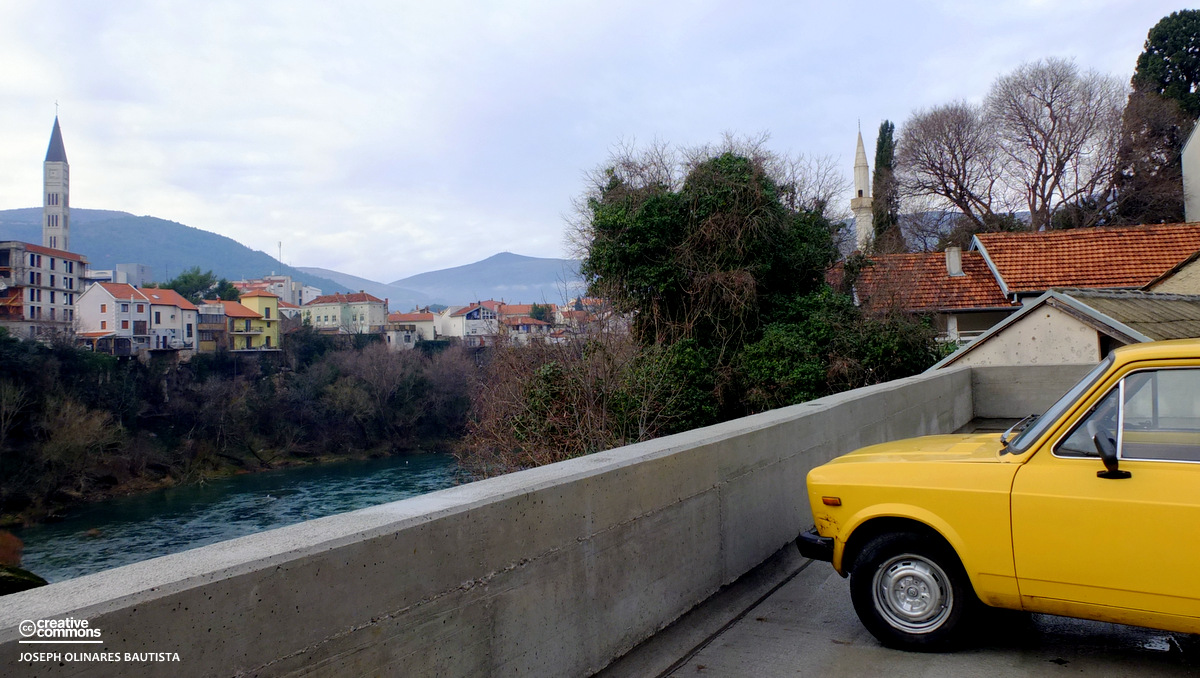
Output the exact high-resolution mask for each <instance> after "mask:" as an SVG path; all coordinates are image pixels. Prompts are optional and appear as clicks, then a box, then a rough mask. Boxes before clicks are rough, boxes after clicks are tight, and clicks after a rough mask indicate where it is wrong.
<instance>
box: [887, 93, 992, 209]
mask: <svg viewBox="0 0 1200 678" xmlns="http://www.w3.org/2000/svg"><path fill="white" fill-rule="evenodd" d="M997 158H998V149H997V147H996V144H995V143H994V137H993V135H992V133H991V132H990V130H988V128H987V125H986V124H985V122H984V117H983V111H982V109H981V108H980V107H978V106H974V105H971V104H968V103H966V102H965V101H958V102H954V103H950V104H945V105H942V106H938V107H935V108H931V109H928V110H921V111H917V112H916V113H914V114H913V115H912V117H910V118H909V119H908V121H907V122H905V123H904V126H903V128H902V129H901V131H900V141H899V143H898V145H897V151H896V165H897V167H896V169H897V178H898V179H899V181H900V186H901V190H902V191H903V193H904V194H905V195H906V197H926V198H930V197H932V198H936V199H937V200H935V201H934V202H933V203H932V204H930V205H929V207H930V208H931V209H933V210H937V209H939V208H940V209H946V208H953V209H957V210H958V211H959V212H961V213H962V214H963V216H964V217H965V218H967V219H968V220H969V221H970V222H971V223H973V224H975V225H976V226H978V227H979V228H982V227H983V225H984V221H985V220H986V219H987V218H988V217H989V216H991V215H992V214H993V208H994V206H993V203H994V202H996V199H997V193H998V190H999V186H998V182H999V179H1000V170H999V163H998V162H997ZM939 203H940V204H939Z"/></svg>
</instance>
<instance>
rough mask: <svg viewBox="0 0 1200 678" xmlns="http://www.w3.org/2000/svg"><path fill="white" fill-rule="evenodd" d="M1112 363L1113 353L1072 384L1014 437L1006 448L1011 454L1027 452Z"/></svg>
mask: <svg viewBox="0 0 1200 678" xmlns="http://www.w3.org/2000/svg"><path fill="white" fill-rule="evenodd" d="M1112 363H1113V357H1112V355H1111V354H1110V355H1109V356H1108V357H1107V358H1105V359H1104V360H1101V361H1100V363H1099V364H1097V365H1096V366H1095V367H1093V368H1092V371H1091V372H1088V373H1087V376H1086V377H1084V378H1083V379H1080V380H1079V383H1078V384H1075V385H1074V386H1072V387H1071V390H1070V391H1067V393H1066V395H1064V396H1063V397H1061V398H1059V399H1058V401H1057V402H1055V403H1054V404H1053V405H1051V406H1050V409H1048V410H1046V413H1045V414H1043V415H1042V416H1040V417H1038V418H1037V419H1035V420H1034V421H1033V423H1032V424H1031V425H1030V426H1027V427H1026V428H1025V430H1024V431H1021V433H1020V434H1019V435H1018V436H1017V437H1016V438H1013V439H1012V441H1011V442H1010V443H1009V444H1008V446H1007V447H1006V448H1005V450H1006V451H1007V452H1008V453H1009V454H1021V453H1023V452H1025V451H1026V450H1027V449H1028V448H1029V446H1030V445H1032V444H1033V441H1035V440H1037V439H1038V438H1039V437H1041V435H1042V434H1043V433H1045V432H1046V429H1048V428H1050V426H1051V425H1053V424H1054V422H1056V421H1058V418H1059V417H1061V416H1062V414H1063V412H1065V411H1066V410H1067V408H1068V407H1070V406H1071V404H1072V403H1074V402H1075V401H1076V400H1078V399H1079V397H1080V396H1081V395H1083V393H1084V392H1085V391H1087V390H1088V389H1089V388H1091V386H1092V384H1094V383H1096V381H1097V380H1098V379H1100V377H1101V376H1102V375H1103V374H1104V373H1105V372H1107V371H1108V368H1109V367H1111V366H1112Z"/></svg>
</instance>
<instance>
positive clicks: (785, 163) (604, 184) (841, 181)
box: [566, 132, 851, 258]
mask: <svg viewBox="0 0 1200 678" xmlns="http://www.w3.org/2000/svg"><path fill="white" fill-rule="evenodd" d="M768 141H770V135H769V134H767V133H765V132H764V133H761V134H759V135H757V136H744V137H739V136H736V135H734V134H731V133H728V132H727V133H726V134H724V135H723V137H722V139H721V142H720V143H718V144H705V145H701V146H691V147H685V148H680V147H675V146H672V145H670V144H667V143H665V142H662V141H654V142H653V143H651V144H649V145H647V146H638V145H637V143H636V142H633V141H621V142H619V143H617V144H616V145H615V146H614V147H613V149H612V152H611V153H610V154H609V158H608V160H607V161H606V162H605V163H604V164H603V165H602V166H600V167H599V168H597V169H595V170H592V171H591V172H588V173H587V174H586V175H585V182H586V184H587V186H586V189H585V192H584V194H583V195H582V196H581V197H580V198H578V199H576V200H575V204H574V205H573V207H574V214H573V215H572V216H569V217H567V221H568V223H569V226H570V227H569V228H568V229H567V235H566V241H567V248H568V251H570V252H571V253H572V256H575V257H577V258H583V257H584V256H586V254H587V251H588V248H589V246H590V244H591V242H592V238H593V233H592V231H591V212H590V210H589V207H588V204H589V201H590V200H593V199H597V198H598V197H599V196H600V195H602V194H603V193H604V192H605V190H606V189H608V188H609V187H611V186H614V185H619V186H621V187H623V190H625V191H628V192H631V193H633V192H636V193H639V194H647V193H650V194H652V193H656V192H660V191H662V192H666V191H678V190H679V189H680V188H681V187H682V186H683V182H684V179H685V178H686V177H687V175H688V173H689V172H691V170H693V169H694V168H695V167H696V166H697V165H699V164H700V163H702V162H704V161H705V160H708V159H710V158H713V157H716V156H719V155H722V154H724V153H732V154H734V155H740V156H744V157H746V158H749V159H750V160H752V161H753V162H754V163H755V164H756V165H758V166H761V167H762V168H763V169H764V171H765V172H766V174H767V175H768V176H770V177H771V179H772V180H773V181H775V183H776V184H777V185H778V186H779V188H780V191H781V196H780V202H782V203H783V204H784V206H786V207H788V208H790V209H793V210H798V211H806V212H816V213H819V214H821V215H822V216H824V217H825V218H827V219H829V220H830V221H832V222H835V223H838V222H842V221H844V220H845V219H846V218H848V217H849V211H848V210H847V209H846V208H845V206H844V205H843V203H844V201H843V200H842V197H843V196H844V195H845V194H846V193H847V192H848V191H849V190H850V184H851V182H850V179H849V177H848V176H847V175H846V173H845V168H844V167H843V166H842V165H841V163H840V162H839V161H838V160H837V159H836V158H833V157H831V156H808V155H805V154H804V153H797V154H795V155H783V154H779V153H775V152H773V151H771V150H769V149H768V148H767V142H768ZM835 236H836V234H835Z"/></svg>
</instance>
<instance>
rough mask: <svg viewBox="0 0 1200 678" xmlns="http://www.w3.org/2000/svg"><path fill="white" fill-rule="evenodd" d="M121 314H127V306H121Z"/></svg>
mask: <svg viewBox="0 0 1200 678" xmlns="http://www.w3.org/2000/svg"><path fill="white" fill-rule="evenodd" d="M121 312H122V313H128V312H129V304H121Z"/></svg>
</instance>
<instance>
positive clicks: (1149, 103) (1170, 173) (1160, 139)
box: [1113, 10, 1200, 224]
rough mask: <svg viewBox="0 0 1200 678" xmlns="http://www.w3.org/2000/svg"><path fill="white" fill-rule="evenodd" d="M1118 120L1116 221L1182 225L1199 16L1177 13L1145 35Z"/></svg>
mask: <svg viewBox="0 0 1200 678" xmlns="http://www.w3.org/2000/svg"><path fill="white" fill-rule="evenodd" d="M1131 84H1132V85H1133V92H1132V93H1131V94H1130V95H1129V101H1128V102H1127V103H1126V105H1125V111H1124V113H1123V114H1122V118H1121V142H1120V147H1119V150H1118V157H1117V172H1116V176H1115V177H1114V179H1113V183H1114V186H1115V188H1116V196H1117V201H1116V220H1117V221H1120V222H1123V223H1133V224H1139V223H1169V222H1176V221H1183V218H1184V214H1183V168H1182V162H1181V159H1180V155H1181V153H1182V151H1183V144H1184V142H1185V141H1187V137H1188V134H1189V133H1191V130H1192V124H1193V120H1194V119H1195V118H1196V116H1197V115H1198V114H1200V92H1198V91H1197V89H1198V88H1200V11H1198V10H1181V11H1178V12H1174V13H1172V14H1171V15H1170V16H1167V17H1164V18H1163V19H1162V20H1161V21H1159V22H1158V23H1157V24H1155V25H1154V27H1153V28H1151V29H1150V32H1149V34H1148V35H1147V36H1146V47H1145V50H1144V51H1143V52H1142V54H1141V55H1140V56H1139V57H1138V60H1137V70H1136V71H1135V72H1134V74H1133V80H1132V82H1131Z"/></svg>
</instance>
